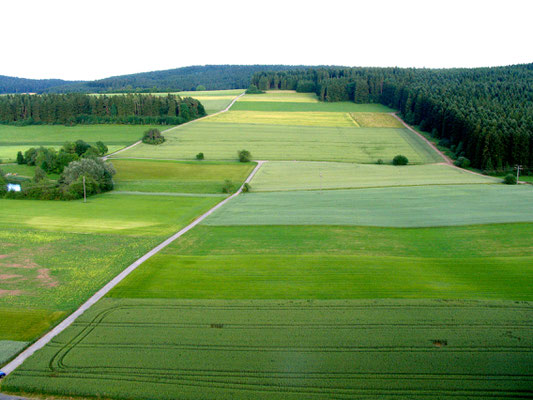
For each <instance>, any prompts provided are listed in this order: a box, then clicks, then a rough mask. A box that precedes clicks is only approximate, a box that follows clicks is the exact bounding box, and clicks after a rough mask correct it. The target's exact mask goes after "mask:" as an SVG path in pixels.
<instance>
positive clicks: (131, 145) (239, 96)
mask: <svg viewBox="0 0 533 400" xmlns="http://www.w3.org/2000/svg"><path fill="white" fill-rule="evenodd" d="M245 94H246V93H245V92H243V93H241V94H240V95H238V96H236V97H235V98H234V99H233V100H232V101H231V103H229V104H228V106H227V107H226V108H225V109H223V110H220V111H217V112H216V113H214V114H208V115H205V116H203V117H201V118H196V119H193V120H192V121H189V122H185V123H184V124H180V125H176V126H173V127H171V128H168V129H165V130H164V131H162V132H161V133H165V132H168V131H170V130H173V129H177V128H181V127H182V126H184V125H188V124H192V123H193V122H198V121H201V120H203V119H206V118H209V117H214V116H215V115H218V114H222V113H225V112H226V111H229V109H230V108H231V106H233V104H235V102H236V101H237V100H238V99H239V98H241V97H242V96H244V95H245ZM140 143H142V140H138V141H136V142H135V143H133V144H130V145H129V146H127V147H124V148H123V149H120V150H117V151H115V152H113V153H110V154H108V155H107V156H104V157H102V160H104V161H106V160H107V159H109V158H110V157H113V156H114V155H115V154H118V153H122V152H123V151H126V150H129V149H131V148H133V147H135V146H137V145H138V144H140Z"/></svg>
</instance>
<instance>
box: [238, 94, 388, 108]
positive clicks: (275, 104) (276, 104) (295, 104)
mask: <svg viewBox="0 0 533 400" xmlns="http://www.w3.org/2000/svg"><path fill="white" fill-rule="evenodd" d="M247 96H248V95H246V96H243V97H242V99H243V101H240V100H239V101H237V102H236V103H235V104H234V105H233V107H231V109H232V110H235V111H269V112H290V111H295V112H343V113H349V112H371V113H374V112H376V113H390V112H394V111H395V110H393V109H392V108H389V107H387V106H384V105H382V104H355V103H352V102H348V101H346V102H338V103H327V102H317V103H315V102H302V101H299V100H298V101H259V100H257V101H246V98H247ZM254 96H264V95H262V94H258V95H254Z"/></svg>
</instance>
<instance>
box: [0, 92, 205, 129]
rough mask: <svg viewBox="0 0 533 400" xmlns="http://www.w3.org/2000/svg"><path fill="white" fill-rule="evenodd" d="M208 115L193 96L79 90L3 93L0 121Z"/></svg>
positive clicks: (166, 119) (133, 120)
mask: <svg viewBox="0 0 533 400" xmlns="http://www.w3.org/2000/svg"><path fill="white" fill-rule="evenodd" d="M204 115H206V113H205V110H204V107H203V106H202V104H201V103H200V102H199V101H198V100H196V99H193V98H190V97H185V98H182V97H180V96H175V95H167V96H153V95H142V94H127V95H114V96H105V95H101V96H91V95H86V94H79V93H69V94H45V95H38V96H36V95H6V96H0V123H2V124H16V125H33V124H67V125H69V124H102V123H119V124H167V125H179V124H182V123H184V122H187V121H190V120H193V119H196V118H198V117H201V116H204Z"/></svg>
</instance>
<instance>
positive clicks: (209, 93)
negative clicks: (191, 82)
mask: <svg viewBox="0 0 533 400" xmlns="http://www.w3.org/2000/svg"><path fill="white" fill-rule="evenodd" d="M244 91H245V89H228V90H200V91H192V92H175V93H172V94H177V95H179V96H182V97H193V98H198V97H207V96H212V97H219V96H232V97H237V96H238V95H240V94H242V93H244ZM165 94H167V93H165Z"/></svg>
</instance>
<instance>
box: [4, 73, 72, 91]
mask: <svg viewBox="0 0 533 400" xmlns="http://www.w3.org/2000/svg"><path fill="white" fill-rule="evenodd" d="M70 83H76V82H71V81H64V80H61V79H25V78H14V77H11V76H5V75H0V93H41V92H43V91H45V90H47V89H49V88H51V87H56V86H62V85H66V84H70Z"/></svg>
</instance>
